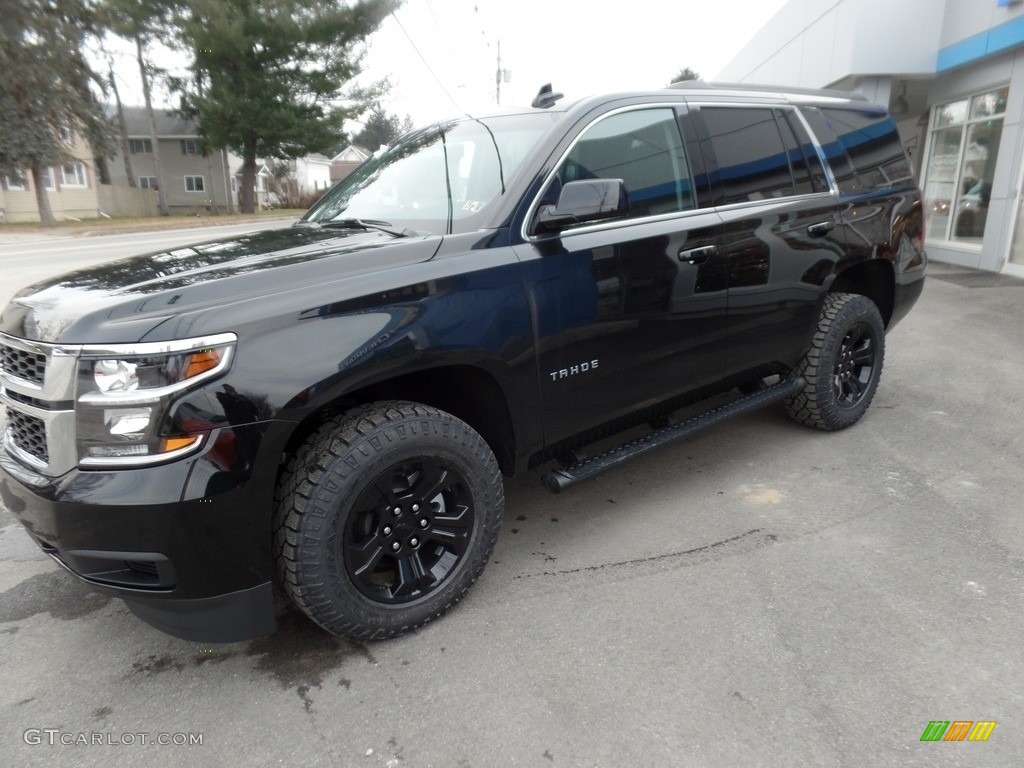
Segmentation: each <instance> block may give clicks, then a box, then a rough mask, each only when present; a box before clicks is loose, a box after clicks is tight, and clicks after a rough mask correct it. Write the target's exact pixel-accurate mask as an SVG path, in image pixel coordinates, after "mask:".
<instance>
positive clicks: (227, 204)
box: [220, 149, 235, 216]
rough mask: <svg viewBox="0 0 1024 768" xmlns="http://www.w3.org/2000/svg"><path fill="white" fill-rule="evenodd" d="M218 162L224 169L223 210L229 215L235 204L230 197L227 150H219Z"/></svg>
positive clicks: (229, 168)
mask: <svg viewBox="0 0 1024 768" xmlns="http://www.w3.org/2000/svg"><path fill="white" fill-rule="evenodd" d="M220 164H221V167H222V168H223V170H224V210H225V211H226V212H227V214H228V215H229V216H230V215H232V214H233V213H234V212H235V204H234V201H233V200H232V199H231V165H230V164H229V163H228V151H227V150H226V149H222V150H221V151H220Z"/></svg>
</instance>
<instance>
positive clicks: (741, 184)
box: [693, 104, 846, 375]
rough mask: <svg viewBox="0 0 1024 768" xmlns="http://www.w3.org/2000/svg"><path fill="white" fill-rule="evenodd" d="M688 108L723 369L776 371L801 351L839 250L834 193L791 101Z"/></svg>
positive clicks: (842, 247)
mask: <svg viewBox="0 0 1024 768" xmlns="http://www.w3.org/2000/svg"><path fill="white" fill-rule="evenodd" d="M693 111H694V112H695V114H696V115H697V123H698V126H699V127H698V130H699V133H700V145H701V149H702V152H703V155H704V159H705V162H706V163H707V164H708V170H709V175H710V178H711V185H712V189H713V195H714V202H715V206H716V210H717V212H718V214H719V215H720V216H721V218H722V224H723V235H722V245H721V248H720V252H721V254H722V257H723V259H724V262H725V268H726V270H727V274H728V277H727V282H728V318H727V322H726V331H725V333H726V339H725V347H726V356H727V359H726V368H727V370H728V372H729V374H730V375H733V374H740V373H758V374H761V375H768V374H770V373H774V372H778V371H781V370H783V369H785V368H787V367H790V366H792V365H794V364H795V363H796V362H797V361H798V360H799V359H800V357H801V356H802V355H803V352H804V350H805V349H806V347H807V345H808V343H809V342H810V335H811V333H812V332H813V328H814V326H815V323H816V319H817V314H818V308H819V301H820V297H821V294H822V291H823V285H824V283H825V281H826V280H827V279H828V277H829V276H830V275H831V274H832V272H833V267H834V265H835V263H836V262H837V261H839V260H840V259H842V258H843V254H844V252H845V245H846V244H845V239H844V236H843V229H842V227H841V226H839V225H840V219H839V208H838V200H837V196H836V193H835V190H834V189H833V188H832V186H831V182H830V180H829V177H828V176H827V174H826V172H825V169H824V167H823V165H822V162H821V159H820V157H819V155H818V152H817V148H816V147H815V145H814V144H813V143H812V141H811V139H810V136H809V134H808V131H807V129H806V126H805V125H804V123H803V120H802V119H801V117H800V115H799V114H798V112H797V111H796V110H795V109H794V108H792V107H789V106H780V105H773V104H746V105H731V104H730V105H726V104H702V105H700V106H699V107H698V108H696V109H694V110H693Z"/></svg>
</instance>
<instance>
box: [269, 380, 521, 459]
mask: <svg viewBox="0 0 1024 768" xmlns="http://www.w3.org/2000/svg"><path fill="white" fill-rule="evenodd" d="M380 400H408V401H411V402H416V403H421V404H423V405H429V406H432V407H434V408H437V409H439V410H442V411H446V412H448V413H450V414H451V415H452V416H455V417H456V418H458V419H461V420H462V421H464V422H466V423H467V424H469V426H471V427H472V428H473V429H474V430H476V431H477V432H478V433H479V434H480V436H481V437H482V438H483V439H484V441H485V442H486V443H487V444H488V446H489V447H490V449H491V451H492V452H493V453H494V456H495V458H496V459H497V461H498V466H499V467H500V468H501V471H502V473H503V474H505V475H509V476H511V475H512V474H514V472H515V469H516V455H517V454H516V434H515V428H514V426H513V422H512V416H511V412H510V410H509V404H508V399H507V397H506V396H505V392H504V390H503V389H502V387H501V385H500V384H499V383H498V380H497V378H495V377H494V376H493V375H492V374H491V373H490V372H488V371H487V370H485V369H483V368H480V367H477V366H473V365H466V364H449V365H441V366H437V367H434V368H427V369H424V370H418V371H416V372H414V373H407V374H403V375H400V376H395V377H391V378H386V379H382V380H380V381H375V382H373V383H370V384H366V385H364V386H362V387H360V388H358V389H354V390H351V391H349V392H345V393H344V394H340V395H339V396H337V397H335V398H333V399H332V400H330V401H329V402H326V403H324V404H322V405H321V406H320V407H318V408H317V409H316V410H314V411H312V412H311V413H309V414H307V415H306V416H305V417H304V418H303V419H302V421H300V422H299V423H298V424H297V425H296V427H295V429H294V430H292V433H291V435H290V436H289V437H288V440H287V442H286V444H285V448H284V454H285V455H286V456H290V455H292V454H293V453H294V452H295V451H297V450H298V448H299V447H300V446H301V445H302V444H303V443H304V442H305V441H306V439H307V438H308V437H309V436H310V435H311V434H313V433H314V432H315V431H316V430H317V429H319V427H320V426H321V425H322V424H324V422H326V421H328V420H329V419H331V418H332V417H334V416H336V415H338V414H339V413H344V412H345V411H348V410H350V409H352V408H354V407H356V406H359V405H364V404H366V403H372V402H376V401H380Z"/></svg>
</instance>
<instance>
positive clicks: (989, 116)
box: [924, 88, 1009, 245]
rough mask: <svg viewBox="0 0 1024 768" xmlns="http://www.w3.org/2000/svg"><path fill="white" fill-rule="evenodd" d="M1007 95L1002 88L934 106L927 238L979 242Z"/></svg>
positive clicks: (927, 180) (927, 177) (927, 183)
mask: <svg viewBox="0 0 1024 768" xmlns="http://www.w3.org/2000/svg"><path fill="white" fill-rule="evenodd" d="M1008 95H1009V89H1008V88H1000V89H998V90H995V91H989V92H987V93H981V94H977V95H975V96H972V97H970V98H967V99H961V100H959V101H955V102H951V103H949V104H943V105H941V106H938V107H936V108H935V110H934V111H933V113H932V120H931V128H930V131H929V137H928V138H929V151H928V166H927V170H926V172H925V184H924V194H925V215H926V217H927V218H926V222H927V223H926V230H925V232H926V236H927V237H929V238H931V239H933V240H949V241H954V242H961V243H974V244H978V245H980V244H981V241H982V238H983V237H984V235H985V224H986V222H987V219H988V203H989V198H990V197H991V196H992V179H993V177H994V176H995V171H996V158H997V156H998V154H999V141H1000V139H1001V138H1002V134H1003V115H1004V113H1005V112H1006V100H1007V97H1008Z"/></svg>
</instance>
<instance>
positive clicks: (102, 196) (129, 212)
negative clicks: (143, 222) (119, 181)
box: [96, 184, 157, 217]
mask: <svg viewBox="0 0 1024 768" xmlns="http://www.w3.org/2000/svg"><path fill="white" fill-rule="evenodd" d="M96 193H97V195H96V196H97V198H98V201H99V207H100V210H101V211H102V212H103V213H105V214H107V215H108V216H131V217H143V216H156V215H157V209H156V190H152V189H138V188H135V189H132V188H131V187H115V186H112V185H110V184H101V185H99V186H98V187H97V188H96Z"/></svg>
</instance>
